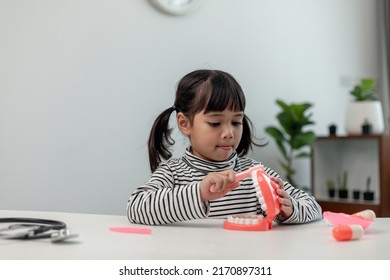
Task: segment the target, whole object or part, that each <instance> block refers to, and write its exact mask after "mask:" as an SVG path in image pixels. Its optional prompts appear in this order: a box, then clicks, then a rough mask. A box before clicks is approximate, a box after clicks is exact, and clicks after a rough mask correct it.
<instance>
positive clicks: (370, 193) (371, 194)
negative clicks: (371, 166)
mask: <svg viewBox="0 0 390 280" xmlns="http://www.w3.org/2000/svg"><path fill="white" fill-rule="evenodd" d="M370 186H371V176H368V177H367V182H366V191H365V192H364V193H363V199H364V200H369V201H371V200H374V192H373V191H372V190H371V188H370Z"/></svg>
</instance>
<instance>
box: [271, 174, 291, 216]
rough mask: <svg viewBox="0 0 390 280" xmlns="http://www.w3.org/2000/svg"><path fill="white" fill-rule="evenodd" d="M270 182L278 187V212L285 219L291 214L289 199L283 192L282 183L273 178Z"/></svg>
mask: <svg viewBox="0 0 390 280" xmlns="http://www.w3.org/2000/svg"><path fill="white" fill-rule="evenodd" d="M272 181H273V182H274V183H275V184H276V185H277V186H278V189H277V191H276V193H277V194H278V195H279V203H280V212H281V214H282V215H283V217H285V218H286V219H287V218H289V217H290V216H291V215H292V213H293V209H292V203H291V197H290V195H289V194H288V193H287V192H286V191H285V190H284V183H283V181H282V180H281V179H280V178H276V177H273V178H272Z"/></svg>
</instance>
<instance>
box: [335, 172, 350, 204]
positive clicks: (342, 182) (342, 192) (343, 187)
mask: <svg viewBox="0 0 390 280" xmlns="http://www.w3.org/2000/svg"><path fill="white" fill-rule="evenodd" d="M337 185H338V193H339V198H343V199H344V198H348V188H347V185H348V173H347V171H344V172H343V176H342V177H341V176H340V175H339V176H337Z"/></svg>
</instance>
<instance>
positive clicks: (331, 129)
mask: <svg viewBox="0 0 390 280" xmlns="http://www.w3.org/2000/svg"><path fill="white" fill-rule="evenodd" d="M328 128H329V135H330V136H336V132H337V126H336V125H335V124H331V125H330V126H329V127H328Z"/></svg>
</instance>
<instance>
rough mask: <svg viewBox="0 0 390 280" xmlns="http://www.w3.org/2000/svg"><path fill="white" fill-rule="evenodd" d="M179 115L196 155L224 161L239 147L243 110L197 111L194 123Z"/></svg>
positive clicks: (179, 122) (181, 127) (182, 129)
mask: <svg viewBox="0 0 390 280" xmlns="http://www.w3.org/2000/svg"><path fill="white" fill-rule="evenodd" d="M181 117H182V121H180V117H179V116H178V124H179V128H180V130H181V131H182V132H183V133H184V134H186V135H187V136H188V138H189V140H190V143H191V146H192V153H193V155H194V156H197V157H199V158H202V159H204V160H208V161H224V160H226V159H228V158H229V157H230V156H231V155H232V153H233V152H234V151H235V150H236V148H237V147H238V144H239V143H240V141H241V136H242V121H243V118H244V113H243V112H233V111H230V110H225V111H223V112H209V113H207V114H204V112H203V111H202V112H200V113H197V114H196V115H195V117H194V120H193V123H192V125H191V124H190V123H189V121H188V119H186V120H184V119H185V117H184V115H182V116H181Z"/></svg>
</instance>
